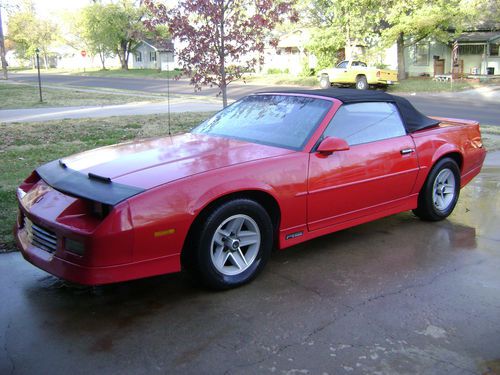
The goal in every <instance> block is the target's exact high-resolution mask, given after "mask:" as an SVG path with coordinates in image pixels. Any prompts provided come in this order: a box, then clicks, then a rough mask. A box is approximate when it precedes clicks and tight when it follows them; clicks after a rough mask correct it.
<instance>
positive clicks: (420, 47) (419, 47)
mask: <svg viewBox="0 0 500 375" xmlns="http://www.w3.org/2000/svg"><path fill="white" fill-rule="evenodd" d="M414 61H415V65H429V43H419V44H415V60H414Z"/></svg>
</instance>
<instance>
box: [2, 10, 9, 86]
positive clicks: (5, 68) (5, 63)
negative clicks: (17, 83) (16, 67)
mask: <svg viewBox="0 0 500 375" xmlns="http://www.w3.org/2000/svg"><path fill="white" fill-rule="evenodd" d="M5 54H6V52H5V43H4V37H3V27H2V6H1V5H0V60H1V61H2V70H3V77H4V79H9V76H8V74H7V66H8V64H7V60H6V59H5Z"/></svg>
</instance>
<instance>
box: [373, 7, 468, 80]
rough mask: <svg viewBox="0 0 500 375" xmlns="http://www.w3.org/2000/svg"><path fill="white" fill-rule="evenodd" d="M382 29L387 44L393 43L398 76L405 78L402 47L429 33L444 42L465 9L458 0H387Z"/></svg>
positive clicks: (457, 24) (457, 23)
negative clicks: (395, 46)
mask: <svg viewBox="0 0 500 375" xmlns="http://www.w3.org/2000/svg"><path fill="white" fill-rule="evenodd" d="M386 8H387V9H388V12H387V13H386V16H385V22H386V23H387V28H385V30H384V31H383V32H382V36H383V38H384V40H385V42H386V44H388V45H390V44H393V43H396V45H397V55H398V58H397V59H398V78H399V79H400V80H402V79H405V78H406V67H405V60H404V49H405V48H408V47H410V46H412V45H415V44H416V43H418V42H420V41H421V40H424V39H426V38H429V37H433V38H435V39H437V40H440V41H443V42H447V41H449V39H450V30H452V29H454V30H455V31H459V30H460V25H461V23H462V20H463V15H464V10H463V9H462V8H461V7H460V0H438V1H428V0H389V2H388V3H387V6H386Z"/></svg>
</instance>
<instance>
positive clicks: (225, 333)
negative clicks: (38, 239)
mask: <svg viewBox="0 0 500 375" xmlns="http://www.w3.org/2000/svg"><path fill="white" fill-rule="evenodd" d="M499 156H500V155H499V153H498V152H493V153H490V154H489V155H488V158H487V161H486V164H485V167H484V169H483V172H482V173H481V174H480V175H479V176H478V177H477V178H476V179H475V180H473V181H472V183H471V184H470V185H468V186H467V187H466V188H464V189H463V190H462V191H461V197H460V199H459V203H458V205H457V207H456V209H455V212H454V213H453V214H452V215H451V216H450V218H449V219H448V220H445V221H442V222H438V223H428V222H422V221H420V220H418V219H417V218H415V217H414V216H413V214H412V213H411V212H405V213H402V214H398V215H395V216H392V217H388V218H385V219H381V220H378V221H375V222H372V223H368V224H365V225H362V226H359V227H355V228H352V229H348V230H344V231H341V232H338V233H334V234H331V235H328V236H325V237H323V238H319V239H316V240H313V241H310V242H307V243H305V244H302V245H299V246H295V247H293V248H291V249H288V250H285V251H282V252H276V253H274V254H273V256H272V259H271V261H270V264H269V265H268V266H267V268H266V270H265V271H264V272H263V274H262V275H261V276H260V277H259V278H258V279H257V280H256V281H254V282H253V283H251V284H250V285H247V286H245V287H242V288H238V289H235V290H231V291H227V292H218V293H215V292H211V291H207V290H203V289H200V288H199V287H198V286H197V285H196V284H195V283H193V282H192V281H191V280H190V279H189V278H188V277H187V276H185V275H183V274H175V275H168V276H161V277H155V278H150V279H145V280H139V281H133V282H127V283H122V284H116V285H109V286H105V287H96V288H89V287H77V286H73V285H68V284H66V283H64V282H62V281H60V280H58V279H56V278H54V277H52V276H48V275H47V274H45V273H44V272H43V271H40V270H38V269H36V268H35V267H33V266H31V265H30V264H28V263H27V262H26V261H24V260H23V259H22V257H21V255H20V254H19V253H10V254H4V255H1V256H0V290H1V291H0V293H1V296H2V297H1V301H2V302H1V304H0V340H1V342H0V344H1V347H2V348H3V349H2V350H0V373H1V374H10V373H15V374H42V373H51V374H62V373H64V374H67V373H68V372H71V373H73V374H80V373H82V374H83V373H85V374H88V373H113V374H115V373H120V374H154V373H163V374H164V373H169V374H170V373H182V374H222V373H227V374H256V373H288V374H323V373H326V374H342V373H375V372H377V371H378V372H379V373H393V374H398V373H420V374H429V373H437V374H449V373H453V374H462V373H464V374H466V373H486V374H495V373H498V372H497V371H499V370H500V362H499V358H500V272H499V270H500V246H499V243H500V231H499V230H498V228H499V225H498V222H499V219H500V193H499V191H500V189H499V188H500V157H499Z"/></svg>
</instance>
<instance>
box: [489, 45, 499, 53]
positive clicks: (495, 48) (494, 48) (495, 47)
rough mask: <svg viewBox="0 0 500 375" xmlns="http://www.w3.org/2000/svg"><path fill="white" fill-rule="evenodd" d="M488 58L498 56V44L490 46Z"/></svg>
mask: <svg viewBox="0 0 500 375" xmlns="http://www.w3.org/2000/svg"><path fill="white" fill-rule="evenodd" d="M490 56H498V44H490Z"/></svg>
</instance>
